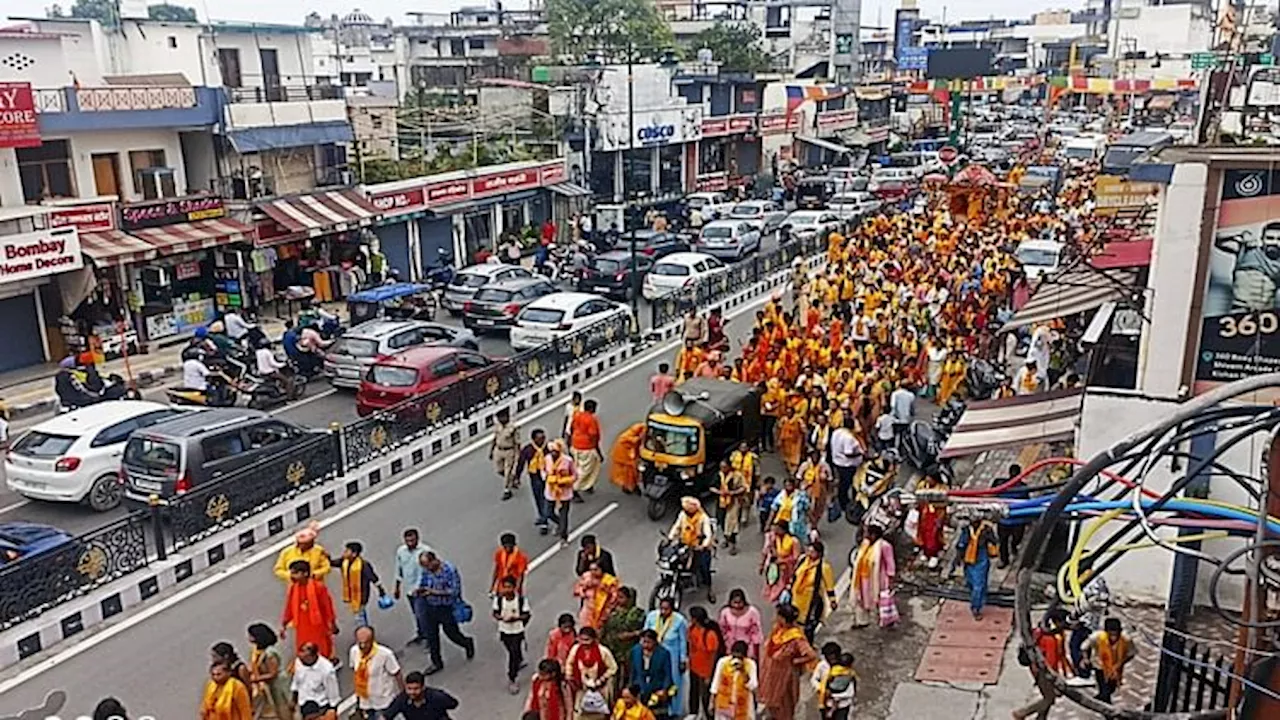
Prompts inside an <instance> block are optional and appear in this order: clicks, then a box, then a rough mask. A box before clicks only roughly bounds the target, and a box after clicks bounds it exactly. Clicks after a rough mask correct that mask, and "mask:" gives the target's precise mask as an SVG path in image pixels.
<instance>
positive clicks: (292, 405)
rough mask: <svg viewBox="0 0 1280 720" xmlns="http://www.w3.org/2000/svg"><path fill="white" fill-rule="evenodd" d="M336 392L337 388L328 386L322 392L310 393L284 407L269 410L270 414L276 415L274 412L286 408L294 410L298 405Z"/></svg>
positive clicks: (280, 411) (283, 410)
mask: <svg viewBox="0 0 1280 720" xmlns="http://www.w3.org/2000/svg"><path fill="white" fill-rule="evenodd" d="M336 392H338V388H329V389H328V390H325V391H324V392H322V393H317V394H315V395H310V396H307V397H304V398H302V399H301V400H299V401H297V402H293V403H289V404H288V405H285V406H284V407H281V408H276V409H275V410H273V411H271V414H272V415H276V414H278V413H282V412H285V411H286V410H296V409H297V408H300V407H302V406H303V405H306V404H308V403H313V402H315V401H316V400H319V399H321V398H327V397H329V396H330V395H332V394H334V393H336Z"/></svg>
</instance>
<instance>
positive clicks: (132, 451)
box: [120, 408, 323, 503]
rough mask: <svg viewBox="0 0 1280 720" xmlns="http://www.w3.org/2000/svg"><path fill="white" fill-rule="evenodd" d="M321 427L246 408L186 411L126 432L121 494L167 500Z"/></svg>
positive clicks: (311, 434) (135, 499) (140, 499)
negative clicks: (122, 491)
mask: <svg viewBox="0 0 1280 720" xmlns="http://www.w3.org/2000/svg"><path fill="white" fill-rule="evenodd" d="M322 432H323V431H321V430H309V429H307V428H303V427H299V426H297V425H295V424H293V423H291V422H289V421H287V420H281V419H280V418H276V417H272V416H271V415H268V414H267V413H264V412H261V411H258V410H249V409H245V408H211V409H208V410H201V411H198V412H192V413H186V414H183V415H180V416H178V417H176V418H174V419H172V420H167V421H165V422H162V423H157V424H155V425H152V426H151V427H148V428H145V429H142V430H137V431H135V432H134V433H133V435H132V436H130V438H129V442H128V443H126V444H125V448H124V458H123V460H122V462H121V464H120V477H121V479H122V480H123V481H124V496H125V499H126V500H129V501H133V502H141V503H146V502H148V500H149V498H150V497H151V496H152V495H155V496H158V497H160V498H161V499H169V498H172V497H173V496H175V495H178V494H181V493H184V492H187V491H188V490H191V489H193V488H195V487H197V486H199V485H203V484H205V483H208V482H212V481H214V480H217V479H219V478H221V477H223V476H225V475H231V474H233V473H235V472H236V471H237V470H240V469H242V468H245V467H248V466H250V465H252V464H254V463H255V462H257V461H259V460H261V459H263V458H266V457H270V456H272V455H275V454H277V453H279V452H281V451H282V450H284V449H286V448H288V447H289V446H290V445H293V444H296V443H298V442H300V441H302V440H304V439H307V438H310V437H314V436H315V435H316V434H318V433H322Z"/></svg>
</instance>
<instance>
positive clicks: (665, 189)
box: [591, 106, 702, 205]
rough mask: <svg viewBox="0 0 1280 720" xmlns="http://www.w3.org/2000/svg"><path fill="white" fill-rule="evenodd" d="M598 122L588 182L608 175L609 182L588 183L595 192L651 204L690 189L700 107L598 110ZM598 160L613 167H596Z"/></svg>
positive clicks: (699, 134)
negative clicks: (605, 169)
mask: <svg viewBox="0 0 1280 720" xmlns="http://www.w3.org/2000/svg"><path fill="white" fill-rule="evenodd" d="M598 122H599V128H600V136H599V141H598V143H597V147H596V149H597V152H596V153H595V154H594V155H593V156H592V181H593V182H598V181H599V178H602V177H609V178H612V179H613V182H614V184H613V187H612V188H607V187H597V186H593V187H592V188H591V189H592V190H593V191H594V192H595V194H596V196H597V197H614V198H623V197H625V198H627V199H629V200H633V201H640V202H642V203H645V204H649V205H653V204H660V203H662V202H664V201H666V200H674V199H678V198H680V197H681V196H683V195H684V194H685V193H687V192H689V191H690V190H691V189H692V187H693V185H694V184H695V182H696V178H697V175H698V165H697V163H698V143H699V141H701V140H702V108H701V106H684V107H675V108H663V109H659V110H636V111H635V113H633V114H628V113H625V112H622V113H609V114H602V115H601V116H600V117H599V120H598ZM632 135H634V137H632ZM600 164H611V165H612V166H613V172H611V173H606V172H597V166H598V165H600Z"/></svg>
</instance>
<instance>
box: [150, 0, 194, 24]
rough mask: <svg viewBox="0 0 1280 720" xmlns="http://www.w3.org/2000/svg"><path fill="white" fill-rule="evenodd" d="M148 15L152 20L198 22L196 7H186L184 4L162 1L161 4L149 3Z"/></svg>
mask: <svg viewBox="0 0 1280 720" xmlns="http://www.w3.org/2000/svg"><path fill="white" fill-rule="evenodd" d="M147 17H149V18H151V19H152V20H164V21H166V22H189V23H193V22H198V21H199V18H197V17H196V10H195V8H190V7H184V6H182V5H173V4H171V3H161V4H160V5H148V6H147Z"/></svg>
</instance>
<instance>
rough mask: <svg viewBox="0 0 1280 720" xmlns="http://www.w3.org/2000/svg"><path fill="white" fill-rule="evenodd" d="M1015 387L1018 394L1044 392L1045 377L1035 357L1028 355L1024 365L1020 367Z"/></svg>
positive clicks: (1014, 383) (1014, 382)
mask: <svg viewBox="0 0 1280 720" xmlns="http://www.w3.org/2000/svg"><path fill="white" fill-rule="evenodd" d="M1013 389H1014V392H1015V393H1017V394H1018V395H1034V394H1035V393H1038V392H1044V389H1045V387H1044V379H1043V377H1042V376H1041V373H1040V368H1039V367H1038V364H1037V363H1036V359H1035V358H1034V357H1031V356H1030V355H1028V356H1027V359H1026V361H1024V362H1023V364H1022V367H1021V368H1018V375H1017V377H1015V378H1014V380H1013Z"/></svg>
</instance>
